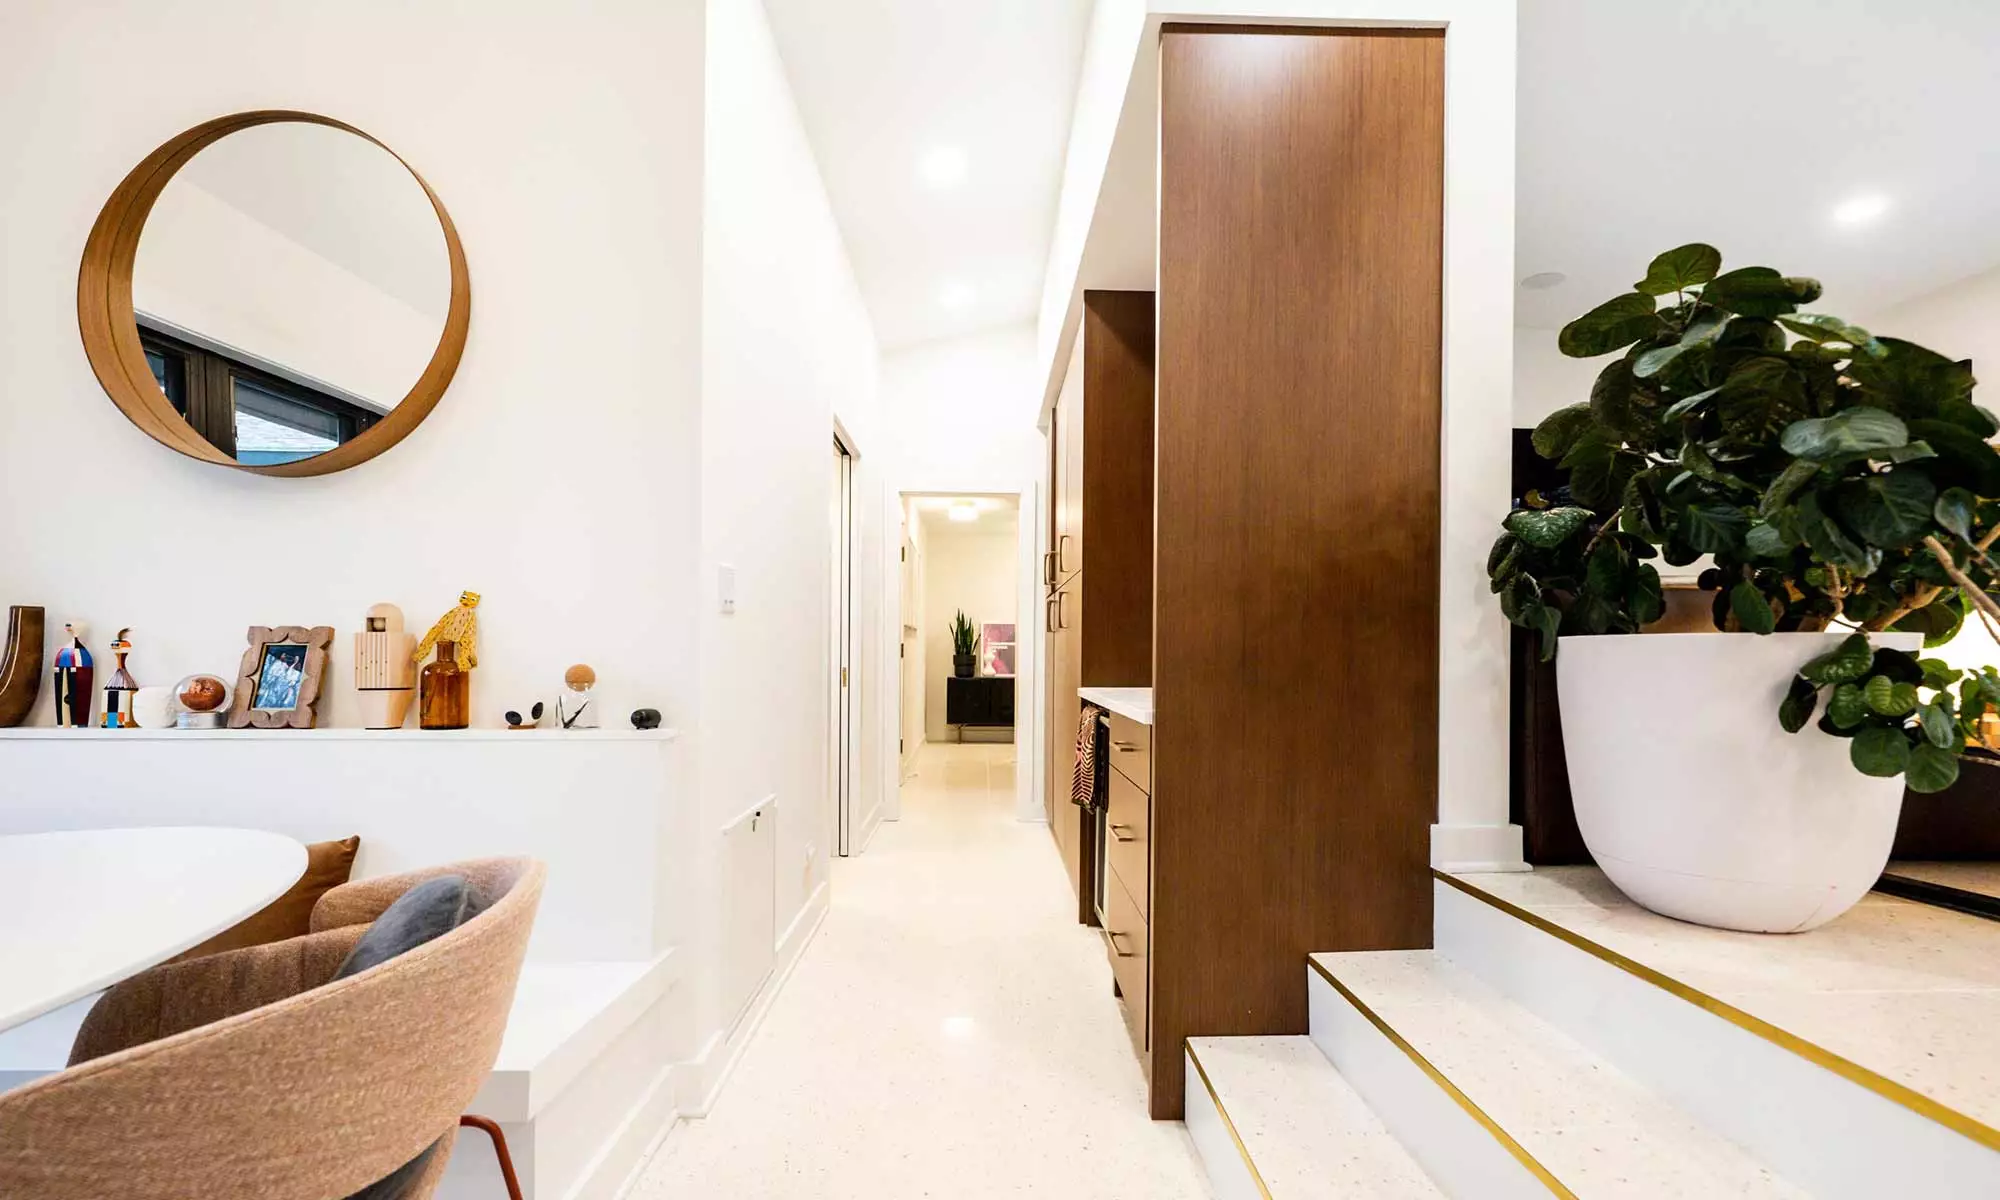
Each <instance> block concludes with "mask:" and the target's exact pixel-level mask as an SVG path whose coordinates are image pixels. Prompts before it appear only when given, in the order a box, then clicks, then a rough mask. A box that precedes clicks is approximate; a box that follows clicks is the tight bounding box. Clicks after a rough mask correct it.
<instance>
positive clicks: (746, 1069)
mask: <svg viewBox="0 0 2000 1200" xmlns="http://www.w3.org/2000/svg"><path fill="white" fill-rule="evenodd" d="M1014 753H1015V747H1014V746H1012V745H1005V744H1002V745H964V746H955V745H944V746H940V745H927V746H925V747H924V748H923V749H922V750H921V751H920V752H919V756H918V760H917V773H916V775H915V776H914V777H913V778H912V779H911V780H910V781H909V782H908V783H906V784H905V785H904V786H903V817H902V820H900V821H898V822H893V823H887V824H884V825H883V826H882V828H881V831H880V832H879V833H878V834H877V835H876V836H875V839H874V843H873V845H872V846H871V847H870V848H869V849H868V851H867V852H866V853H865V854H863V855H861V856H859V857H857V858H853V859H847V860H840V861H837V862H836V863H835V866H834V874H833V897H832V908H831V911H830V912H829V914H828V916H827V918H826V923H825V925H824V927H823V928H822V929H821V931H820V933H819V935H818V936H817V938H815V939H814V942H813V944H812V945H811V946H810V947H809V948H808V949H807V951H806V953H805V955H804V957H803V958H802V959H801V960H800V962H799V965H798V968H797V971H796V972H795V973H794V974H793V976H792V978H791V980H790V982H789V983H787V984H786V986H785V989H784V991H783V993H782V994H780V995H779V997H778V998H777V1000H776V1002H775V1003H774V1004H773V1006H772V1008H771V1011H770V1013H769V1015H768V1017H767V1018H766V1020H765V1023H764V1026H763V1028H762V1029H760V1030H759V1031H758V1032H757V1034H756V1035H755V1037H754V1039H753V1040H752V1042H751V1044H750V1046H749V1049H748V1050H747V1051H746V1052H745V1053H744V1056H743V1060H742V1062H741V1063H740V1064H738V1067H737V1070H736V1073H735V1076H734V1078H733V1079H731V1080H730V1082H729V1084H728V1086H727V1087H726V1088H725V1089H724V1091H723V1094H722V1097H721V1099H720V1101H719V1102H718V1103H717V1105H716V1107H715V1110H714V1112H713V1113H712V1114H710V1116H709V1117H708V1118H707V1119H706V1120H701V1121H693V1122H690V1123H688V1124H687V1125H686V1126H684V1127H682V1128H681V1129H679V1130H677V1131H675V1132H674V1134H673V1135H672V1136H671V1137H669V1138H668V1140H667V1142H666V1143H665V1145H663V1146H662V1147H661V1149H660V1151H659V1153H658V1155H657V1156H656V1157H655V1159H654V1161H653V1162H652V1163H651V1164H650V1165H649V1166H648V1167H647V1168H646V1170H645V1172H644V1174H643V1177H642V1178H641V1180H640V1182H639V1184H638V1186H637V1187H636V1188H635V1189H634V1190H633V1192H632V1196H633V1197H634V1200H711V1198H713V1200H721V1198H725V1197H726V1198H729V1200H763V1198H766V1197H769V1198H779V1197H785V1198H789V1197H800V1198H805V1197H812V1198H815V1200H837V1198H846V1197H853V1198H856V1200H859V1198H862V1197H868V1198H870V1200H897V1198H901V1197H931V1196H937V1197H945V1196H949V1197H955V1198H956V1197H963V1198H966V1200H972V1198H974V1197H1002V1196H1008V1197H1011V1196H1045V1197H1056V1198H1059V1200H1175V1198H1178V1197H1191V1198H1193V1197H1204V1196H1206V1195H1208V1191H1207V1187H1206V1185H1205V1183H1204V1182H1203V1177H1202V1172H1201V1167H1200V1165H1199V1163H1198V1162H1197V1161H1196V1160H1195V1157H1194V1151H1193V1148H1192V1146H1191V1144H1190V1143H1189V1142H1188V1140H1187V1137H1186V1134H1185V1133H1184V1132H1183V1131H1182V1129H1181V1127H1180V1126H1179V1125H1176V1124H1156V1123H1154V1122H1153V1121H1151V1120H1149V1119H1148V1118H1147V1116H1146V1112H1145V1101H1144V1086H1143V1081H1142V1079H1141V1076H1140V1071H1139V1063H1138V1059H1137V1058H1136V1057H1135V1056H1134V1055H1133V1053H1132V1047H1131V1044H1130V1042H1129V1040H1128V1039H1127V1037H1126V1034H1125V1027H1124V1025H1123V1023H1122V1021H1121V1019H1120V1017H1119V1014H1118V1010H1117V1008H1116V1001H1115V1000H1114V999H1113V998H1112V995H1111V974H1110V970H1109V968H1108V967H1107V966H1106V964H1105V960H1104V950H1103V947H1102V944H1101V942H1100V941H1099V939H1098V935H1097V934H1096V932H1095V931H1094V930H1089V929H1085V928H1082V927H1081V926H1078V925H1077V924H1076V923H1075V920H1074V917H1073V915H1072V913H1071V910H1070V902H1069V900H1068V898H1067V887H1066V884H1065V881H1064V879H1063V876H1062V867H1061V864H1060V862H1059V860H1058V859H1057V857H1056V852H1055V847H1054V845H1053V844H1052V843H1051V842H1050V839H1049V835H1048V831H1047V830H1046V829H1045V828H1043V827H1042V826H1041V825H1030V824H1023V823H1021V822H1019V821H1016V820H1015V819H1014V815H1013V807H1014V770H1015V766H1014V761H1013V760H1014Z"/></svg>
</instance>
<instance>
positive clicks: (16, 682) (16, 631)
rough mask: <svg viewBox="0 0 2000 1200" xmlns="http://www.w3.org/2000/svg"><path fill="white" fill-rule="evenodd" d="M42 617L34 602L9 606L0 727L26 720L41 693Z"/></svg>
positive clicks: (0, 669)
mask: <svg viewBox="0 0 2000 1200" xmlns="http://www.w3.org/2000/svg"><path fill="white" fill-rule="evenodd" d="M43 616H44V614H43V612H42V610H41V609H40V608H37V607H36V606H34V605H32V604H16V605H13V606H11V607H10V608H8V609H7V650H6V657H5V658H4V659H0V729H11V728H13V727H14V726H16V725H19V724H20V723H21V722H23V721H25V720H27V719H28V714H29V713H31V712H33V711H35V700H36V698H37V697H39V696H40V695H41V694H42V618H43Z"/></svg>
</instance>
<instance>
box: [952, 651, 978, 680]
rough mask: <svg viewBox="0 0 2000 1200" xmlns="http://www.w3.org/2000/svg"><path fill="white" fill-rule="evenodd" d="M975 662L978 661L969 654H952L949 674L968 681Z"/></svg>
mask: <svg viewBox="0 0 2000 1200" xmlns="http://www.w3.org/2000/svg"><path fill="white" fill-rule="evenodd" d="M977 662H978V660H977V659H976V658H974V657H973V656H972V655H970V654H954V655H952V656H951V673H952V674H954V675H956V676H958V677H959V678H960V679H970V678H972V668H973V666H974V664H975V663H977Z"/></svg>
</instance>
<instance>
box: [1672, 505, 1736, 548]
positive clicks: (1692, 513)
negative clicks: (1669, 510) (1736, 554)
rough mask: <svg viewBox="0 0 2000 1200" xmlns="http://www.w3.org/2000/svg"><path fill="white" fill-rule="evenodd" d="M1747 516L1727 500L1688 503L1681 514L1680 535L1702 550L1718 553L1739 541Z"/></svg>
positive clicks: (1734, 546)
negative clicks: (1723, 501) (1718, 502)
mask: <svg viewBox="0 0 2000 1200" xmlns="http://www.w3.org/2000/svg"><path fill="white" fill-rule="evenodd" d="M1749 529H1750V518H1749V517H1747V516H1745V515H1744V513H1743V510H1742V509H1740V508H1737V507H1735V506H1734V505H1729V504H1690V505H1688V507H1687V511H1686V512H1685V513H1684V514H1683V515H1682V517H1681V536H1682V537H1684V538H1686V539H1687V543H1688V545H1690V546H1693V547H1694V548H1695V549H1697V550H1699V551H1701V552H1702V553H1703V554H1722V553H1725V552H1727V551H1730V550H1734V549H1736V548H1737V547H1738V546H1740V545H1742V544H1743V535H1744V534H1745V533H1747V532H1748V531H1749Z"/></svg>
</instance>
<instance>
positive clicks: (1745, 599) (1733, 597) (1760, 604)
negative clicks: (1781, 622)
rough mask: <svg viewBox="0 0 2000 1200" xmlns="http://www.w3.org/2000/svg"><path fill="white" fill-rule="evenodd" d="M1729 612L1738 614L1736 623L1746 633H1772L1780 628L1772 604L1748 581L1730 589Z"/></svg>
mask: <svg viewBox="0 0 2000 1200" xmlns="http://www.w3.org/2000/svg"><path fill="white" fill-rule="evenodd" d="M1729 611H1730V612H1732V613H1734V614H1736V623H1737V624H1738V625H1741V626H1742V627H1743V631H1744V632H1745V633H1770V632H1771V631H1772V630H1774V629H1776V628H1777V627H1778V618H1777V614H1775V613H1773V612H1772V611H1771V602H1770V601H1769V600H1766V599H1765V598H1764V593H1762V592H1760V591H1758V590H1757V585H1756V584H1754V583H1751V582H1750V581H1749V580H1747V579H1746V580H1744V581H1743V582H1741V583H1739V584H1737V585H1736V586H1735V587H1733V588H1730V589H1729Z"/></svg>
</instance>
